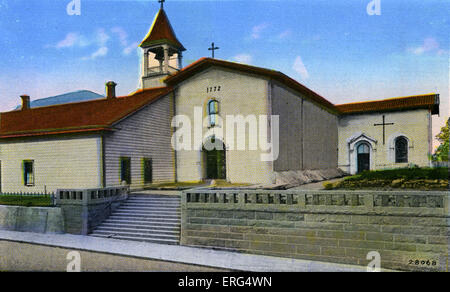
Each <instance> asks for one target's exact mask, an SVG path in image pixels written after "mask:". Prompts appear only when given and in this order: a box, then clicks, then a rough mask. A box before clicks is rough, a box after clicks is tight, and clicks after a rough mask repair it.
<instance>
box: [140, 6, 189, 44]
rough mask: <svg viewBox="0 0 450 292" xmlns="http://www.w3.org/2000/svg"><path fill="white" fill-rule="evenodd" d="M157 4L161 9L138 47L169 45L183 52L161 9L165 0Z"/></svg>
mask: <svg viewBox="0 0 450 292" xmlns="http://www.w3.org/2000/svg"><path fill="white" fill-rule="evenodd" d="M158 2H159V3H161V9H160V10H159V11H158V13H157V14H156V16H155V19H154V20H153V24H152V27H151V28H150V30H149V32H148V33H147V35H146V36H145V38H144V40H143V41H142V42H141V44H140V45H139V46H140V47H141V48H146V47H149V46H154V45H159V44H170V45H172V46H174V47H175V48H177V49H179V50H181V51H185V50H186V49H185V48H184V47H183V45H182V44H181V43H180V41H179V40H178V39H177V37H176V35H175V32H174V30H173V28H172V25H171V24H170V21H169V18H168V17H167V14H166V12H165V11H164V9H163V5H164V2H165V0H158Z"/></svg>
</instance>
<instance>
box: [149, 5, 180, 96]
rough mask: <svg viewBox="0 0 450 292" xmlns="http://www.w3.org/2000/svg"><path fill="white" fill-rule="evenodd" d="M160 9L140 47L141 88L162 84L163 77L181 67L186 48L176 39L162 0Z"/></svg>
mask: <svg viewBox="0 0 450 292" xmlns="http://www.w3.org/2000/svg"><path fill="white" fill-rule="evenodd" d="M159 2H160V3H161V9H160V10H159V11H158V13H157V14H156V16H155V20H154V21H153V24H152V27H151V28H150V31H149V32H148V34H147V36H146V37H145V38H144V40H143V41H142V43H141V44H140V47H141V48H142V50H143V53H144V56H143V57H144V60H143V70H142V88H143V89H145V88H152V87H160V86H164V82H163V80H164V78H165V77H167V76H168V75H170V74H172V73H175V72H177V71H178V70H180V69H181V68H182V52H183V51H185V50H186V49H185V48H184V47H183V45H182V44H181V43H180V42H179V41H178V39H177V37H176V36H175V32H174V31H173V28H172V26H171V25H170V22H169V18H168V17H167V15H166V12H165V11H164V7H163V4H164V0H159Z"/></svg>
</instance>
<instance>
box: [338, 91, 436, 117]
mask: <svg viewBox="0 0 450 292" xmlns="http://www.w3.org/2000/svg"><path fill="white" fill-rule="evenodd" d="M336 108H337V109H338V110H339V111H340V112H341V113H342V114H356V113H365V112H380V111H394V110H405V109H415V108H428V109H430V110H431V112H432V114H439V94H435V93H430V94H423V95H414V96H405V97H395V98H388V99H383V100H374V101H363V102H354V103H346V104H339V105H336Z"/></svg>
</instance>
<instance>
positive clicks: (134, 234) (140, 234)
mask: <svg viewBox="0 0 450 292" xmlns="http://www.w3.org/2000/svg"><path fill="white" fill-rule="evenodd" d="M92 234H103V235H113V236H116V235H118V236H128V237H139V238H141V237H143V238H154V239H172V240H177V239H179V236H177V235H163V234H148V233H143V232H122V231H102V230H95V231H94V232H92Z"/></svg>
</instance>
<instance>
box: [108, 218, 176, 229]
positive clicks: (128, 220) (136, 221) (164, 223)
mask: <svg viewBox="0 0 450 292" xmlns="http://www.w3.org/2000/svg"><path fill="white" fill-rule="evenodd" d="M104 222H105V223H127V224H136V225H147V226H150V225H153V226H167V227H169V226H181V223H180V222H179V221H173V222H172V221H170V222H167V221H165V220H148V219H147V220H142V219H141V220H139V219H136V218H108V219H106V220H105V221H104Z"/></svg>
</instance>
